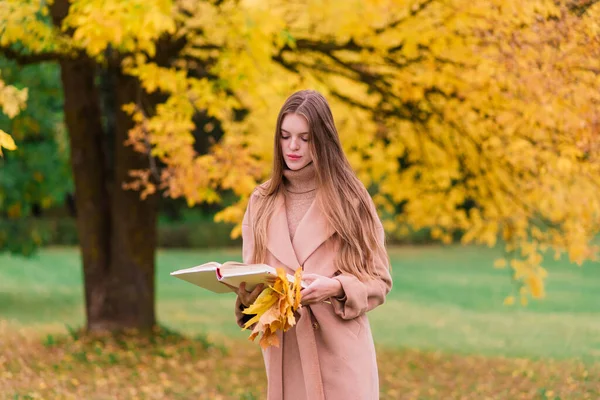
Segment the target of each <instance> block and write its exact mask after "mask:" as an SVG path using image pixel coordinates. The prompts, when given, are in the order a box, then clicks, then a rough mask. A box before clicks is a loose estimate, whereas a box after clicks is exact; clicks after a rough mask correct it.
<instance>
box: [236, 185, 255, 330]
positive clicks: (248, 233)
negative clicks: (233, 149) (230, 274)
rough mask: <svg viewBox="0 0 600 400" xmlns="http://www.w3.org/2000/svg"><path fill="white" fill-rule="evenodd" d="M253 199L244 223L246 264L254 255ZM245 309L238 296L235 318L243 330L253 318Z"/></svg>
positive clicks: (243, 238)
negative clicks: (243, 311)
mask: <svg viewBox="0 0 600 400" xmlns="http://www.w3.org/2000/svg"><path fill="white" fill-rule="evenodd" d="M253 197H254V196H253V195H251V196H250V200H248V206H247V207H246V212H245V214H244V219H243V221H242V261H243V262H244V263H246V264H250V263H252V255H253V254H254V234H253V232H252V224H251V222H250V213H251V207H252V198H253ZM243 309H244V305H243V304H242V302H241V301H240V298H239V296H238V297H237V298H236V301H235V318H236V322H237V324H238V325H239V326H240V328H243V327H244V324H245V323H246V321H248V320H249V319H250V318H252V317H253V315H248V314H243V313H242V310H243Z"/></svg>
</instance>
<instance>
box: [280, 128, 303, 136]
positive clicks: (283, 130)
mask: <svg viewBox="0 0 600 400" xmlns="http://www.w3.org/2000/svg"><path fill="white" fill-rule="evenodd" d="M281 131H282V132H285V133H289V134H290V135H291V133H290V132H289V131H286V130H285V129H281ZM308 133H309V132H301V133H299V134H298V135H308Z"/></svg>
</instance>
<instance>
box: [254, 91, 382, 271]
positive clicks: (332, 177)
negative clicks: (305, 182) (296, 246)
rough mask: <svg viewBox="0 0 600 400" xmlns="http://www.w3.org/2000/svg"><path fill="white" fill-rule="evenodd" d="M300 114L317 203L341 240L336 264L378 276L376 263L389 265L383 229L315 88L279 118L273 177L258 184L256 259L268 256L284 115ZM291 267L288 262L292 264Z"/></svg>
mask: <svg viewBox="0 0 600 400" xmlns="http://www.w3.org/2000/svg"><path fill="white" fill-rule="evenodd" d="M291 113H295V114H299V115H302V116H303V117H304V118H306V120H307V121H308V126H309V150H310V152H311V155H312V159H313V162H314V163H315V170H316V179H317V188H318V191H317V193H318V195H317V198H316V201H318V202H319V203H318V204H319V206H320V207H321V210H322V211H323V213H324V214H325V217H326V218H327V221H328V222H329V224H330V225H331V227H332V228H333V230H334V231H335V235H337V236H338V237H339V239H340V244H341V245H340V249H339V252H338V255H337V257H336V258H335V261H334V263H335V267H336V269H337V270H339V271H341V272H342V273H349V274H352V275H354V276H356V277H358V278H359V279H361V280H366V279H368V278H375V277H377V276H378V274H377V272H376V271H377V270H376V265H375V263H377V262H385V263H386V264H387V266H388V267H389V259H388V258H387V255H386V256H385V259H384V260H381V259H380V257H381V255H383V254H386V252H385V249H384V248H383V246H384V245H383V243H381V242H380V241H379V240H378V235H379V234H382V232H379V231H380V230H382V227H381V223H380V222H379V219H378V217H377V214H376V211H375V208H374V206H373V203H372V200H371V198H370V196H369V193H368V192H367V190H366V189H365V187H364V185H363V184H362V182H360V180H359V179H358V178H357V177H356V174H355V173H354V171H353V170H352V167H351V166H350V163H349V162H348V159H347V158H346V155H345V154H344V151H343V149H342V145H341V143H340V139H339V136H338V132H337V129H336V127H335V124H334V121H333V115H332V113H331V109H330V108H329V104H328V103H327V100H326V99H325V98H324V97H323V96H322V95H321V94H320V93H319V92H316V91H314V90H301V91H298V92H296V93H294V94H292V95H291V96H290V97H289V98H288V99H287V100H286V101H285V103H284V104H283V106H282V107H281V110H280V111H279V115H278V117H277V127H276V129H275V146H274V157H273V172H272V174H271V179H270V180H269V181H267V182H266V183H265V184H263V185H261V186H260V190H259V191H258V199H257V200H258V201H257V202H256V203H257V204H256V207H257V209H256V213H255V214H254V219H253V220H252V224H253V231H254V260H253V262H255V263H261V262H264V261H265V258H266V243H267V224H268V223H269V220H270V219H271V216H272V214H273V210H274V206H275V200H276V198H277V195H279V194H280V193H281V192H282V190H283V169H284V168H286V167H285V160H284V158H283V153H282V150H281V144H280V138H281V124H282V122H283V119H284V117H285V116H286V115H287V114H291ZM290 267H292V266H290Z"/></svg>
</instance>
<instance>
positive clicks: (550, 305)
mask: <svg viewBox="0 0 600 400" xmlns="http://www.w3.org/2000/svg"><path fill="white" fill-rule="evenodd" d="M499 254H500V250H497V249H486V248H479V247H459V246H451V247H438V246H427V247H407V248H394V249H391V250H390V256H391V258H392V263H393V271H392V273H393V277H394V288H393V290H392V292H391V293H390V295H389V296H388V299H387V302H386V304H385V305H383V306H381V307H379V308H378V309H376V310H374V311H373V312H371V313H370V314H369V315H370V320H371V325H372V330H373V334H374V337H375V340H376V343H377V344H379V345H382V346H385V347H392V348H413V349H426V350H441V351H444V352H450V353H458V354H483V355H506V356H513V357H514V356H516V357H528V358H547V357H551V358H579V359H582V360H590V361H591V360H600V268H598V266H597V264H595V263H588V264H587V265H585V266H584V267H583V268H581V267H578V266H575V265H571V264H569V263H568V262H566V261H564V260H562V261H553V260H548V262H547V263H546V265H547V266H548V269H549V272H550V274H549V278H548V281H547V292H548V295H547V298H546V299H544V300H542V301H534V302H531V303H530V304H529V305H528V306H527V307H521V306H510V307H509V306H504V305H503V304H502V302H503V299H504V298H505V297H506V296H507V295H508V294H511V293H512V291H513V290H514V287H513V286H512V283H511V282H510V279H509V272H508V271H507V270H498V269H494V268H492V266H491V265H492V263H493V260H494V259H495V258H496V257H497V256H498V255H499ZM239 258H240V252H239V250H219V251H202V252H201V251H179V250H178V251H176V250H169V251H160V252H159V253H158V257H157V264H158V266H157V313H158V319H159V321H160V323H161V324H164V325H166V326H169V327H170V328H173V329H178V330H180V331H183V332H185V333H189V334H196V333H200V332H204V333H207V334H208V337H209V338H213V339H216V338H218V337H220V336H223V335H225V336H226V337H227V338H233V339H241V340H245V338H246V337H247V335H248V332H241V331H240V330H239V329H238V327H237V325H235V323H234V320H233V311H232V307H233V301H234V298H233V295H213V294H211V293H209V292H206V291H203V290H200V289H198V288H196V287H195V286H193V285H190V284H188V283H186V282H183V281H180V280H177V279H175V278H172V277H170V276H169V272H170V271H172V270H175V269H178V268H184V267H188V266H192V265H196V264H200V263H203V262H206V261H209V260H217V261H227V260H235V259H238V260H239ZM0 315H1V316H2V317H1V318H2V319H3V320H5V321H8V323H9V324H10V325H15V326H19V327H23V328H31V329H34V330H36V331H37V332H40V333H44V332H48V333H51V332H64V331H65V327H66V326H70V327H78V326H81V325H82V324H83V322H84V310H83V287H82V273H81V267H80V258H79V253H78V251H77V250H76V249H72V248H51V249H45V250H43V251H41V252H40V253H39V254H37V255H36V256H35V257H34V258H31V259H24V258H20V257H11V256H7V255H3V256H0Z"/></svg>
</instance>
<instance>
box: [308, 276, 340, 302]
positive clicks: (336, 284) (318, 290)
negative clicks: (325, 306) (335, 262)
mask: <svg viewBox="0 0 600 400" xmlns="http://www.w3.org/2000/svg"><path fill="white" fill-rule="evenodd" d="M302 280H303V281H305V282H306V283H308V287H306V288H305V289H302V291H301V292H300V293H301V294H302V297H301V299H302V300H301V303H302V304H303V305H308V304H314V303H320V302H322V301H323V300H327V299H329V298H330V297H341V296H343V295H344V289H343V288H342V284H341V283H340V281H338V280H337V279H332V278H327V277H326V276H322V275H317V274H303V275H302Z"/></svg>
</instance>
